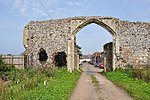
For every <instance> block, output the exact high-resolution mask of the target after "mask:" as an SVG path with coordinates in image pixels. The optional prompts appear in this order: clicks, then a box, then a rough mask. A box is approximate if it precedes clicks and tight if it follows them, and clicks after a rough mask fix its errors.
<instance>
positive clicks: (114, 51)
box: [68, 19, 119, 71]
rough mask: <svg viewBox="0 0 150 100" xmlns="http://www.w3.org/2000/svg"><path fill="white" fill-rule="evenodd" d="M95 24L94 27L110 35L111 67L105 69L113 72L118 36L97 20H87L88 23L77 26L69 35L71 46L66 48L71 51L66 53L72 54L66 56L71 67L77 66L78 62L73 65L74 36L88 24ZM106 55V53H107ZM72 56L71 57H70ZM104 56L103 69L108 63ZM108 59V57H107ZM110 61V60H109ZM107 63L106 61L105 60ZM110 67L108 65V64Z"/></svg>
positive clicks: (74, 59)
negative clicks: (96, 26)
mask: <svg viewBox="0 0 150 100" xmlns="http://www.w3.org/2000/svg"><path fill="white" fill-rule="evenodd" d="M93 23H94V24H96V25H98V26H100V27H102V28H104V29H105V30H106V31H107V32H108V33H110V34H111V37H112V41H109V42H112V43H111V46H112V48H111V49H112V51H111V56H112V58H111V62H110V63H111V64H112V65H111V67H110V66H109V67H110V68H107V69H110V70H114V69H115V58H116V55H117V53H118V52H117V51H118V48H119V43H118V42H119V39H118V35H117V34H116V33H115V31H114V30H113V29H112V28H111V27H110V26H108V25H107V24H105V23H103V22H102V21H99V20H98V19H90V20H88V21H86V22H84V23H82V24H81V25H79V26H78V27H77V28H76V29H75V30H74V31H73V32H72V34H71V37H72V38H73V39H72V40H71V41H72V45H70V46H68V47H69V48H71V49H68V51H69V50H71V51H69V52H72V55H68V56H70V58H71V59H70V61H71V64H70V65H71V66H75V67H76V66H77V65H78V62H77V63H75V62H76V59H77V58H75V57H76V56H75V54H76V53H75V45H74V44H76V34H77V33H78V32H79V31H80V30H81V29H83V28H84V27H85V26H88V25H90V24H93ZM104 52H105V51H104ZM107 53H108V52H107ZM109 54H110V53H109ZM71 56H72V57H71ZM105 56H106V55H105V53H104V66H105V67H107V65H108V64H106V63H108V62H106V57H105ZM107 58H108V57H107ZM109 60H110V59H109ZM107 61H108V60H107ZM109 65H110V64H109ZM105 71H106V68H105Z"/></svg>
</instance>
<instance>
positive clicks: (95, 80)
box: [91, 75, 100, 90]
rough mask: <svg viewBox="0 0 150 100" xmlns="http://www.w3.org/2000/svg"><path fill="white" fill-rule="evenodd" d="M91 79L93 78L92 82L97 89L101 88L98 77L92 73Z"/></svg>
mask: <svg viewBox="0 0 150 100" xmlns="http://www.w3.org/2000/svg"><path fill="white" fill-rule="evenodd" d="M91 79H92V83H93V84H94V86H95V87H96V90H99V89H100V88H99V82H98V80H97V78H96V77H95V76H94V75H91Z"/></svg>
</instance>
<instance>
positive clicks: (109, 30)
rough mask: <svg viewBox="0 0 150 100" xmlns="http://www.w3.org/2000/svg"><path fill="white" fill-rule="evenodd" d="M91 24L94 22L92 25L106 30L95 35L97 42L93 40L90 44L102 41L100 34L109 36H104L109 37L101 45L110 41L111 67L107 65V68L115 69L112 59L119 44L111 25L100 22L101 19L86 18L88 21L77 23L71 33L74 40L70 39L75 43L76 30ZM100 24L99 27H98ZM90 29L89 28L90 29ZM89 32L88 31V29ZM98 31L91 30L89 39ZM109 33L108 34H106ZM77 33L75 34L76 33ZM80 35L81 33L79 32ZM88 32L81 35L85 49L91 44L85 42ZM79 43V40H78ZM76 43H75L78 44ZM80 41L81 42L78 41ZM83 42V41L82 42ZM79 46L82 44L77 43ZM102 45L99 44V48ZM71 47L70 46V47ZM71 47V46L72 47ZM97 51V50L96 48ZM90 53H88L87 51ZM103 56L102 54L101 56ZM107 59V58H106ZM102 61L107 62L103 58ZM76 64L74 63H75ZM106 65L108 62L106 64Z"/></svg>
mask: <svg viewBox="0 0 150 100" xmlns="http://www.w3.org/2000/svg"><path fill="white" fill-rule="evenodd" d="M91 24H94V25H97V26H98V28H99V29H100V28H102V30H104V31H106V32H107V33H106V32H105V33H100V34H99V35H100V36H97V37H99V39H97V40H98V41H99V42H95V43H93V44H92V46H96V45H97V44H99V43H100V42H103V41H102V39H103V37H102V35H104V37H105V36H109V38H107V37H105V40H106V39H109V40H108V41H105V43H104V42H103V45H105V44H106V43H109V42H112V44H113V45H111V46H112V48H111V50H112V51H111V53H112V54H111V56H112V58H111V59H110V60H111V67H110V66H109V68H110V70H112V69H115V63H114V59H115V53H116V51H117V50H118V48H116V47H117V46H118V45H119V44H118V41H117V39H118V38H117V34H116V33H115V32H114V31H113V29H112V28H111V27H109V26H108V25H106V24H105V23H103V22H101V21H99V20H97V19H91V20H88V21H86V22H85V23H82V24H81V25H79V26H78V27H77V28H76V29H75V30H74V31H73V33H72V35H73V36H74V37H75V40H72V41H74V42H75V43H76V36H78V34H77V33H78V32H79V31H80V30H81V31H82V29H83V28H84V27H87V26H89V25H90V26H91ZM99 26H100V27H99ZM90 31H91V30H90ZM88 32H89V31H88ZM97 32H98V31H95V32H93V30H92V31H91V33H90V35H91V36H90V37H89V39H90V38H92V36H93V35H95V33H97ZM108 33H109V34H108ZM76 34H77V35H76ZM81 35H82V34H81ZM87 36H88V34H87V33H85V36H83V41H84V43H85V45H87V47H88V48H87V49H86V50H90V48H89V45H90V44H91V42H86V41H85V40H87V39H88V37H87ZM93 41H95V40H93ZM78 43H79V42H78ZM78 43H77V44H78ZM80 43H81V42H80ZM82 43H83V42H82ZM78 45H79V46H81V47H82V45H80V44H78ZM103 45H101V48H102V49H103ZM71 48H72V47H71ZM72 49H73V48H72ZM96 51H97V50H96ZM100 51H102V50H100ZM102 52H104V50H103V51H102ZM89 54H90V53H89ZM103 57H104V56H103ZM73 59H74V60H75V58H73ZM103 59H105V58H103ZM74 60H72V63H73V61H74ZM107 61H108V60H107ZM103 63H108V62H106V61H105V60H104V62H103ZM75 65H76V64H75ZM107 65H108V64H107ZM109 65H110V64H109ZM105 67H108V66H105Z"/></svg>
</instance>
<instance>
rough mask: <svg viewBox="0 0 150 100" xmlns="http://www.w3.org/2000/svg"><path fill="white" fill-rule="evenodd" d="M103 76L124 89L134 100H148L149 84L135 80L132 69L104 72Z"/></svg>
mask: <svg viewBox="0 0 150 100" xmlns="http://www.w3.org/2000/svg"><path fill="white" fill-rule="evenodd" d="M141 71H142V70H141ZM138 73H139V72H138ZM104 75H105V76H106V77H107V78H108V79H110V80H111V81H112V82H114V83H115V84H116V85H118V86H120V87H122V88H123V89H125V90H126V91H127V92H128V93H129V94H131V95H132V96H133V97H134V99H135V100H150V95H149V94H150V83H149V82H145V81H142V80H137V79H136V78H135V75H134V70H133V69H132V70H131V69H130V70H116V71H113V72H106V73H104Z"/></svg>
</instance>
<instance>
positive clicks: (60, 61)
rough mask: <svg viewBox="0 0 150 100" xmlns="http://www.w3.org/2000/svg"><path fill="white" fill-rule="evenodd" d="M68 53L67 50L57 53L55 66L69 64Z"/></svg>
mask: <svg viewBox="0 0 150 100" xmlns="http://www.w3.org/2000/svg"><path fill="white" fill-rule="evenodd" d="M66 58H67V55H66V53H65V52H58V53H57V54H56V55H55V66H58V67H62V66H67V60H66Z"/></svg>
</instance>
